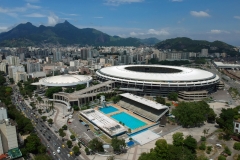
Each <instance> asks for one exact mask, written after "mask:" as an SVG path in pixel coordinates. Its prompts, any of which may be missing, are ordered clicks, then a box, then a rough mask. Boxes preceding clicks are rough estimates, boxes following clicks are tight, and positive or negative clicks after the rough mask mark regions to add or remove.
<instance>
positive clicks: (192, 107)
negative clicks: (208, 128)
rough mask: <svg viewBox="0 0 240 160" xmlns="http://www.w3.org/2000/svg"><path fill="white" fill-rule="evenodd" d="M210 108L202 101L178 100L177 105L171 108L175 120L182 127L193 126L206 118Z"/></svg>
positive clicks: (201, 122)
mask: <svg viewBox="0 0 240 160" xmlns="http://www.w3.org/2000/svg"><path fill="white" fill-rule="evenodd" d="M210 112H211V108H210V107H209V105H208V104H207V103H206V102H204V101H199V102H180V103H179V104H178V107H176V108H175V109H173V110H172V113H173V115H174V116H175V118H176V120H177V122H178V123H179V124H181V125H182V126H183V127H195V126H199V125H201V124H203V123H204V121H206V120H208V116H209V113H210Z"/></svg>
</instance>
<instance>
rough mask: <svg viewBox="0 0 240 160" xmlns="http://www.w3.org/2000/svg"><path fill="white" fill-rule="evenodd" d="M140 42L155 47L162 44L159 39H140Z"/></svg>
mask: <svg viewBox="0 0 240 160" xmlns="http://www.w3.org/2000/svg"><path fill="white" fill-rule="evenodd" d="M139 41H140V42H142V43H143V44H145V45H155V44H157V43H159V42H160V40H159V39H157V38H154V37H153V38H145V39H139Z"/></svg>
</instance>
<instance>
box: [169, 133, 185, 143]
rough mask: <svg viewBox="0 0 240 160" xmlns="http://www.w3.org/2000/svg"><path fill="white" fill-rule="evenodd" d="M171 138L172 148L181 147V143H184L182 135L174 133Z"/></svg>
mask: <svg viewBox="0 0 240 160" xmlns="http://www.w3.org/2000/svg"><path fill="white" fill-rule="evenodd" d="M172 138H173V145H174V146H182V145H183V141H184V137H183V133H181V132H176V133H174V134H173V135H172Z"/></svg>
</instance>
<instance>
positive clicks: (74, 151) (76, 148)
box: [72, 146, 80, 155]
mask: <svg viewBox="0 0 240 160" xmlns="http://www.w3.org/2000/svg"><path fill="white" fill-rule="evenodd" d="M72 151H73V153H74V154H75V155H78V154H79V153H80V151H79V147H78V146H74V147H73V149H72Z"/></svg>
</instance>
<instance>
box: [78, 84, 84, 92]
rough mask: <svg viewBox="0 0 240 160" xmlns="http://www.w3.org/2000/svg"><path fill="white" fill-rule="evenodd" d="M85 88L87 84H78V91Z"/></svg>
mask: <svg viewBox="0 0 240 160" xmlns="http://www.w3.org/2000/svg"><path fill="white" fill-rule="evenodd" d="M84 88H86V85H85V84H78V85H76V91H79V90H82V89H84Z"/></svg>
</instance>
